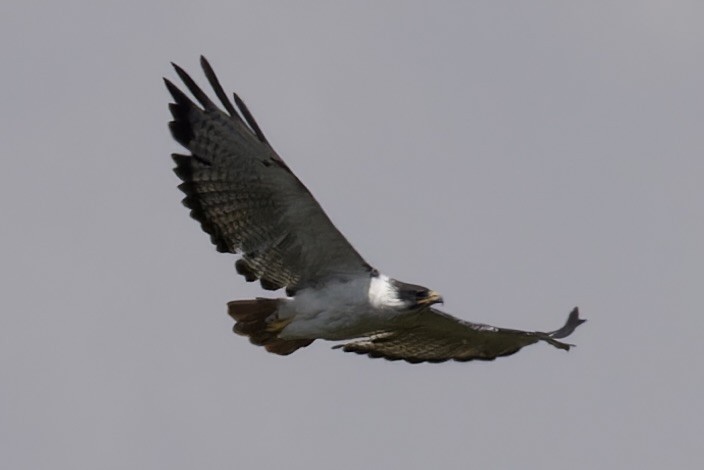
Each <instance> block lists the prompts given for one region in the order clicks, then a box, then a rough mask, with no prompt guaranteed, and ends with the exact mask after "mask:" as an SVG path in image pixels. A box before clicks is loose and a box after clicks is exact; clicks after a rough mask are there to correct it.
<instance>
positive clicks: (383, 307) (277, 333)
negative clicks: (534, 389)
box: [164, 56, 585, 363]
mask: <svg viewBox="0 0 704 470" xmlns="http://www.w3.org/2000/svg"><path fill="white" fill-rule="evenodd" d="M200 63H201V66H202V68H203V71H204V72H205V76H206V78H207V80H208V82H209V83H210V86H211V87H212V88H213V91H214V92H215V96H217V98H218V99H219V101H220V102H221V103H222V106H223V108H224V110H223V109H221V108H219V107H218V105H216V104H215V103H214V102H213V101H212V100H211V99H210V98H209V97H208V96H207V95H206V94H205V92H203V90H202V89H201V88H200V87H198V85H196V83H195V82H194V81H193V79H192V78H191V77H190V76H189V75H188V74H187V73H186V72H185V71H184V70H183V69H182V68H180V67H179V66H178V65H176V64H172V65H173V66H174V68H175V70H176V73H177V74H178V76H179V78H180V79H181V80H182V81H183V83H184V84H185V85H186V88H188V90H189V91H190V93H191V95H192V96H193V97H194V98H195V99H196V101H197V102H198V104H196V103H195V102H193V101H192V100H191V99H190V98H189V97H188V96H187V95H186V94H185V93H183V92H182V91H181V90H180V89H179V88H178V87H176V86H175V85H174V84H173V83H172V82H171V81H169V80H168V79H164V81H165V83H166V88H167V89H168V91H169V93H170V94H171V96H172V97H173V100H174V102H173V103H170V104H169V109H170V111H171V114H172V116H173V121H171V122H169V129H170V130H171V134H172V135H173V137H174V139H175V140H176V141H177V142H178V143H179V144H181V145H182V146H183V147H185V148H186V149H187V150H188V151H189V154H173V155H172V157H173V159H174V161H175V163H176V167H175V169H174V171H175V173H176V175H177V176H178V177H179V178H180V179H181V180H182V181H183V182H182V183H181V184H180V185H179V189H180V190H181V191H183V192H184V193H185V195H186V197H185V198H184V199H183V204H184V205H185V206H186V207H188V208H189V209H190V211H191V216H192V217H193V218H194V219H195V220H197V221H198V222H200V225H201V227H202V228H203V230H204V231H205V232H207V233H208V234H209V235H210V239H211V241H212V242H213V244H214V245H215V246H216V248H217V250H218V251H220V252H224V253H236V254H239V255H240V258H239V259H238V260H237V262H236V263H235V268H236V270H237V272H238V273H239V274H241V275H242V276H244V278H245V279H246V280H247V281H249V282H253V281H257V280H258V281H259V283H260V284H261V286H262V288H264V289H266V290H279V289H284V290H285V296H282V297H280V298H275V299H272V298H256V299H252V300H235V301H232V302H229V303H228V306H227V308H228V313H229V315H230V316H231V317H232V318H233V319H234V320H235V326H234V332H235V333H237V334H240V335H244V336H248V337H249V339H250V341H251V342H252V343H253V344H255V345H260V346H263V347H264V348H266V350H267V351H269V352H272V353H275V354H280V355H287V354H291V353H292V352H294V351H296V350H297V349H299V348H302V347H305V346H308V345H309V344H311V343H312V342H313V341H315V340H316V339H325V340H331V341H348V340H350V341H349V342H345V343H343V344H339V345H337V346H335V348H341V349H342V350H343V351H347V352H354V353H358V354H365V355H368V356H370V357H383V358H386V359H390V360H405V361H407V362H411V363H418V362H444V361H448V360H455V361H469V360H473V359H478V360H493V359H495V358H497V357H500V356H508V355H511V354H514V353H516V352H518V351H519V350H520V349H521V348H523V347H524V346H528V345H530V344H533V343H538V342H545V343H548V344H551V345H552V346H555V347H556V348H559V349H564V350H569V349H570V346H571V345H570V344H566V343H563V342H561V341H558V340H559V339H562V338H565V337H567V336H569V335H570V334H572V332H573V331H574V330H575V328H577V326H579V325H580V324H581V323H583V322H584V321H585V320H583V319H580V318H579V311H578V309H577V308H576V307H575V308H574V309H573V310H572V312H571V313H570V314H569V316H568V317H567V321H566V323H565V324H564V326H562V328H560V329H557V330H555V331H550V332H540V331H520V330H514V329H507V328H497V327H494V326H489V325H483V324H479V323H472V322H469V321H465V320H461V319H459V318H456V317H454V316H452V315H449V314H447V313H444V312H442V311H440V310H438V309H437V308H435V307H434V305H436V304H438V303H442V297H441V296H440V294H438V293H437V292H435V291H433V290H431V289H428V288H426V287H423V286H419V285H416V284H408V283H405V282H401V281H398V280H396V279H393V278H391V277H389V276H386V275H384V274H382V273H381V272H380V271H378V270H377V269H375V268H373V267H372V266H370V265H369V264H368V263H367V262H366V261H365V260H364V258H362V256H361V255H360V254H359V253H357V251H356V250H355V249H354V247H352V245H351V244H350V243H349V242H348V241H347V239H346V238H345V237H344V235H342V233H340V231H339V230H338V229H337V228H336V227H335V226H334V225H333V223H332V222H331V221H330V219H329V218H328V216H327V215H326V214H325V212H324V211H323V209H322V208H321V207H320V205H319V204H318V202H317V201H316V200H315V198H314V197H313V195H312V194H311V193H310V192H309V191H308V189H307V188H306V187H305V186H304V185H303V183H301V181H300V180H299V179H298V178H297V177H296V175H295V174H294V173H293V172H292V171H291V169H290V168H289V167H288V165H286V163H285V162H284V161H283V160H282V159H281V157H280V156H279V155H278V154H277V153H276V152H275V151H274V149H273V148H272V147H271V145H270V144H269V142H268V140H267V139H266V137H265V136H264V133H263V132H262V130H261V129H260V128H259V125H258V124H257V122H256V121H255V120H254V117H253V116H252V114H251V112H250V111H249V109H248V108H247V106H246V105H245V104H244V102H243V101H242V99H241V98H240V97H239V96H238V95H237V94H236V93H235V94H233V98H234V104H233V103H232V102H231V101H230V100H229V99H228V97H227V95H226V93H225V91H224V90H223V88H222V86H221V85H220V82H219V81H218V79H217V77H216V76H215V73H214V72H213V69H212V67H211V66H210V64H209V63H208V61H207V60H206V59H205V57H202V56H201V60H200Z"/></svg>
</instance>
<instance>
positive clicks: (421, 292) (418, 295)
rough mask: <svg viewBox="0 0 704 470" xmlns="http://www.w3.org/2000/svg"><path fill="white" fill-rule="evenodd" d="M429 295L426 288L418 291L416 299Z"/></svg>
mask: <svg viewBox="0 0 704 470" xmlns="http://www.w3.org/2000/svg"><path fill="white" fill-rule="evenodd" d="M426 297H428V292H427V291H424V290H419V291H417V292H416V299H418V300H421V299H424V298H426Z"/></svg>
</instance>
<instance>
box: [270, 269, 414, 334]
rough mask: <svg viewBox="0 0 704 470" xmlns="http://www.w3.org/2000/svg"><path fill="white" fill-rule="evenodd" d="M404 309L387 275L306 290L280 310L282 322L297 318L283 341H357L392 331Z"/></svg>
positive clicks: (288, 301)
mask: <svg viewBox="0 0 704 470" xmlns="http://www.w3.org/2000/svg"><path fill="white" fill-rule="evenodd" d="M400 306H401V304H400V302H399V301H398V300H397V299H396V298H395V296H394V295H393V289H392V288H391V287H390V284H389V278H388V277H386V276H383V275H380V276H378V277H373V278H371V282H370V278H369V277H363V278H358V279H352V280H350V281H347V282H342V281H340V282H334V283H330V284H327V285H325V286H324V287H323V288H322V289H316V290H314V289H304V290H302V291H299V292H297V293H296V296H295V297H294V298H293V299H290V300H287V301H286V302H284V303H283V304H282V306H281V307H279V310H278V312H277V314H278V317H279V319H286V318H291V317H293V321H292V322H291V323H289V324H288V325H287V326H286V328H284V329H283V331H282V332H281V333H279V338H282V339H302V338H320V339H328V340H343V339H350V338H357V337H360V336H364V335H366V334H369V333H372V332H375V331H379V330H381V329H384V327H388V326H389V324H390V323H392V322H393V321H394V319H396V318H398V317H399V316H400V315H403V310H399V307H400Z"/></svg>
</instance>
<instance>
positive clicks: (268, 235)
mask: <svg viewBox="0 0 704 470" xmlns="http://www.w3.org/2000/svg"><path fill="white" fill-rule="evenodd" d="M201 65H202V67H203V70H204V72H205V75H206V77H207V79H208V81H209V83H210V85H211V86H212V88H213V89H214V91H215V94H216V96H217V97H218V99H219V100H220V101H221V102H222V104H223V106H224V108H225V110H226V111H227V112H223V111H222V110H221V109H219V108H218V107H217V106H216V105H215V104H214V103H213V102H212V101H211V100H210V99H209V98H208V96H207V95H206V94H205V93H204V92H203V91H202V90H201V89H200V88H199V87H198V85H196V84H195V82H194V81H193V79H192V78H191V77H190V76H189V75H188V74H187V73H186V72H185V71H184V70H182V69H181V68H180V67H178V66H177V65H175V64H174V68H175V69H176V72H177V74H178V76H179V77H180V78H181V80H182V81H183V82H184V84H185V85H186V87H187V88H188V89H189V90H190V92H191V94H192V95H193V96H194V97H195V98H196V100H197V101H198V103H199V104H200V105H197V104H195V103H194V102H193V101H191V99H190V98H188V97H187V96H186V95H185V94H184V93H183V92H182V91H181V90H179V89H178V88H177V87H176V86H175V85H174V84H173V83H171V82H170V81H169V80H167V79H164V81H165V82H166V87H167V88H168V90H169V92H170V93H171V95H172V96H173V99H174V102H173V103H171V104H170V105H169V109H170V110H171V114H172V115H173V121H171V122H170V123H169V128H170V129H171V133H172V134H173V136H174V138H175V139H176V140H177V141H178V142H179V143H180V144H181V145H183V146H184V147H186V148H187V149H188V150H189V151H190V155H180V154H174V155H173V158H174V161H175V162H176V168H175V169H174V171H175V172H176V174H177V175H178V177H179V178H180V179H181V180H182V181H183V183H182V184H181V185H180V186H179V188H180V189H181V190H182V191H183V192H184V193H185V194H186V197H185V199H184V200H183V203H184V204H185V205H186V206H187V207H188V208H190V209H191V216H192V217H193V218H194V219H196V220H197V221H199V222H200V224H201V226H202V228H203V230H204V231H205V232H207V233H208V234H210V237H211V240H212V242H213V243H214V244H215V246H216V247H217V249H218V251H222V252H231V253H241V254H242V258H241V259H240V260H238V262H237V264H236V267H237V271H238V272H239V273H240V274H242V275H244V276H245V277H246V279H247V280H248V281H254V280H256V279H259V280H260V282H261V284H262V286H263V287H264V288H265V289H272V290H275V289H279V288H281V287H286V288H287V289H288V290H289V291H290V292H294V291H295V290H296V289H297V288H300V287H303V286H306V285H313V284H315V283H317V282H318V281H320V280H324V279H327V278H329V277H331V276H340V275H348V274H349V275H354V274H358V273H360V272H368V271H369V270H370V269H371V268H370V267H369V266H368V265H367V263H366V262H365V261H364V260H363V259H362V257H361V256H360V255H359V254H358V253H357V252H356V251H355V249H354V248H353V247H352V246H351V245H350V243H349V242H348V241H347V240H346V239H345V237H344V236H343V235H342V234H341V233H340V232H339V231H338V230H337V228H336V227H335V226H334V225H333V224H332V222H331V221H330V219H329V218H328V217H327V215H326V214H325V212H323V210H322V208H321V207H320V205H319V204H318V202H317V201H316V200H315V199H314V198H313V196H312V195H311V194H310V192H309V191H308V189H307V188H306V187H305V186H304V185H303V184H302V183H301V182H300V180H299V179H298V178H297V177H296V176H295V175H294V174H293V172H291V170H290V169H289V168H288V166H287V165H286V164H285V163H284V162H283V160H282V159H281V158H280V157H279V156H278V155H277V154H276V152H275V151H274V150H273V149H272V147H271V146H270V145H269V143H268V142H267V139H266V138H265V137H264V134H263V133H262V131H261V129H260V128H259V126H258V125H257V123H256V121H255V120H254V118H253V117H252V115H251V113H250V112H249V110H248V109H247V107H246V106H245V104H244V102H243V101H242V100H241V99H240V98H239V97H238V96H237V94H234V101H235V105H236V107H237V108H236V107H235V105H233V104H232V103H231V102H230V101H229V100H228V98H227V96H226V94H225V92H224V91H223V88H222V86H221V85H220V83H219V81H218V79H217V78H216V76H215V74H214V72H213V70H212V68H211V67H210V65H209V64H208V62H207V60H206V59H205V58H204V57H201ZM238 109H239V112H238V111H237V110H238Z"/></svg>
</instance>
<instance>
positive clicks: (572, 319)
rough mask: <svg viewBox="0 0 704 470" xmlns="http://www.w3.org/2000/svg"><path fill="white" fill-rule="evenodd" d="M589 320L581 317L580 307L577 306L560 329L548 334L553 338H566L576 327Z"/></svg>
mask: <svg viewBox="0 0 704 470" xmlns="http://www.w3.org/2000/svg"><path fill="white" fill-rule="evenodd" d="M586 321H587V320H585V319H583V318H579V308H578V307H575V308H573V309H572V311H571V312H570V314H569V315H568V316H567V321H566V322H565V324H564V325H563V326H562V328H560V329H559V330H555V331H551V332H550V333H548V336H550V337H551V338H566V337H568V336H569V335H571V334H572V333H573V332H574V330H575V329H577V327H578V326H579V325H581V324H582V323H584V322H586Z"/></svg>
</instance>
